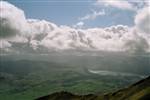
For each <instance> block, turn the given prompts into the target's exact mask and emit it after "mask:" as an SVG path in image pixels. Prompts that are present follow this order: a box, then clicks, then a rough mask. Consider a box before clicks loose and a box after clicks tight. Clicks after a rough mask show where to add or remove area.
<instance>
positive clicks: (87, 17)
mask: <svg viewBox="0 0 150 100" xmlns="http://www.w3.org/2000/svg"><path fill="white" fill-rule="evenodd" d="M104 15H105V11H104V10H102V11H94V10H93V11H92V13H91V14H87V15H85V16H84V17H81V18H79V20H94V19H96V18H97V17H98V16H104Z"/></svg>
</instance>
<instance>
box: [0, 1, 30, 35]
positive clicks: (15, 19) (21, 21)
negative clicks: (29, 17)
mask: <svg viewBox="0 0 150 100" xmlns="http://www.w3.org/2000/svg"><path fill="white" fill-rule="evenodd" d="M0 4H1V6H0V12H1V14H0V31H1V32H0V38H2V37H3V38H4V37H10V36H14V35H16V34H20V33H25V32H26V31H27V30H28V29H27V27H28V25H27V22H26V19H25V15H24V12H23V11H22V10H21V9H19V8H17V7H15V6H14V5H12V4H10V3H8V2H6V1H0Z"/></svg>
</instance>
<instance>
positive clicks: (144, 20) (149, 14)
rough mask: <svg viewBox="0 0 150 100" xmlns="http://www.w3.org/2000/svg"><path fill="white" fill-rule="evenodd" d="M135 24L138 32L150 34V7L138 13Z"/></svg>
mask: <svg viewBox="0 0 150 100" xmlns="http://www.w3.org/2000/svg"><path fill="white" fill-rule="evenodd" d="M135 24H136V28H137V30H138V31H140V32H142V33H147V34H150V7H145V8H143V9H141V10H139V11H138V12H137V15H136V16H135Z"/></svg>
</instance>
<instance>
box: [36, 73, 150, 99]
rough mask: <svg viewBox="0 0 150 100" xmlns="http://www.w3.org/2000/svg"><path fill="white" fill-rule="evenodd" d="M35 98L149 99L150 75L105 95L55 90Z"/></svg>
mask: <svg viewBox="0 0 150 100" xmlns="http://www.w3.org/2000/svg"><path fill="white" fill-rule="evenodd" d="M36 100H150V76H149V77H148V78H146V79H143V80H141V81H139V82H137V83H135V84H133V85H131V86H129V87H127V88H125V89H121V90H118V91H116V92H113V93H108V94H106V95H94V94H89V95H74V94H72V93H68V92H57V93H53V94H50V95H48V96H44V97H40V98H38V99H36Z"/></svg>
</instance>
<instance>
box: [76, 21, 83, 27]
mask: <svg viewBox="0 0 150 100" xmlns="http://www.w3.org/2000/svg"><path fill="white" fill-rule="evenodd" d="M83 26H84V22H82V21H80V22H78V23H76V24H75V25H73V27H74V28H82V27H83Z"/></svg>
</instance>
